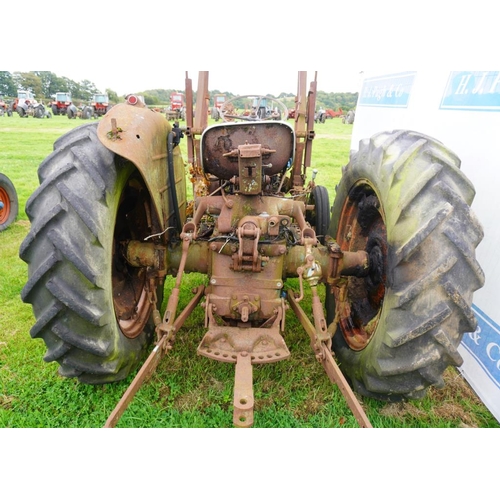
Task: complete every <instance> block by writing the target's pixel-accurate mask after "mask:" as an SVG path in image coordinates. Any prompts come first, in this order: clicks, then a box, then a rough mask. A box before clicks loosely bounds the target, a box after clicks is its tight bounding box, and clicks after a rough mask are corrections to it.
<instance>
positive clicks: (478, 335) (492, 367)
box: [462, 306, 500, 388]
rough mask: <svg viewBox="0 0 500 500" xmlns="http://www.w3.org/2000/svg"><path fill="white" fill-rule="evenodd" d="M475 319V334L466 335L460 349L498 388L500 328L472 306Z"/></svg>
mask: <svg viewBox="0 0 500 500" xmlns="http://www.w3.org/2000/svg"><path fill="white" fill-rule="evenodd" d="M473 309H474V313H475V315H476V318H477V328H476V331H475V332H471V333H466V334H465V335H464V336H463V338H462V347H464V348H465V349H467V350H468V351H469V352H470V354H471V355H472V356H473V357H474V358H475V359H476V361H477V362H478V364H479V366H480V367H481V368H482V369H483V370H484V372H485V373H486V375H487V376H488V378H490V379H491V381H492V382H493V383H494V384H495V386H496V387H498V388H500V327H499V326H498V325H497V324H496V323H495V322H494V321H493V320H492V319H491V318H489V317H488V316H487V315H486V314H484V313H483V312H482V311H481V310H480V309H479V308H478V307H476V306H473Z"/></svg>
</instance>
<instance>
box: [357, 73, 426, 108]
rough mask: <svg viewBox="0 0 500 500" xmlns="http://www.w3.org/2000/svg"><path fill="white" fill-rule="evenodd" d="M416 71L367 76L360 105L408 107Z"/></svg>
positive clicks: (361, 93)
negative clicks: (373, 76) (374, 76)
mask: <svg viewBox="0 0 500 500" xmlns="http://www.w3.org/2000/svg"><path fill="white" fill-rule="evenodd" d="M415 75H416V72H411V73H409V72H408V73H398V74H394V75H386V76H380V77H376V78H367V79H366V80H365V81H364V82H363V87H362V89H361V92H360V97H359V102H358V105H359V106H380V107H387V108H406V107H408V101H409V99H410V93H411V89H412V86H413V82H414V80H415Z"/></svg>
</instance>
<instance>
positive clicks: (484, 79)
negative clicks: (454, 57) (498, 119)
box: [439, 71, 500, 111]
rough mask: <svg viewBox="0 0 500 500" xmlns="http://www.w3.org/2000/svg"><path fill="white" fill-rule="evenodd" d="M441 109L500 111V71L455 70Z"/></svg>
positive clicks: (451, 75) (451, 74) (447, 86)
mask: <svg viewBox="0 0 500 500" xmlns="http://www.w3.org/2000/svg"><path fill="white" fill-rule="evenodd" d="M439 109H461V110H466V111H500V71H453V72H451V73H450V77H449V79H448V83H447V85H446V89H445V91H444V95H443V98H442V100H441V105H440V106H439Z"/></svg>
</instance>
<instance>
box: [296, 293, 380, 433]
mask: <svg viewBox="0 0 500 500" xmlns="http://www.w3.org/2000/svg"><path fill="white" fill-rule="evenodd" d="M288 301H289V303H290V305H291V307H292V309H293V311H294V313H295V314H296V315H297V317H298V319H299V321H300V323H301V324H302V326H303V327H304V329H305V330H306V332H307V333H308V334H309V338H310V340H311V347H312V348H313V350H314V352H315V354H316V358H317V359H318V361H319V362H320V363H321V364H322V366H323V368H324V370H325V372H326V374H327V375H328V377H329V378H330V380H331V381H332V382H333V383H334V384H337V386H338V388H339V389H340V391H341V393H342V395H343V396H344V398H345V399H346V402H347V404H348V406H349V408H350V409H351V411H352V413H353V415H354V417H355V418H356V420H357V421H358V423H359V425H360V426H361V427H363V428H371V427H372V425H371V423H370V421H369V420H368V417H367V416H366V413H365V412H364V410H363V408H362V407H361V405H360V403H359V401H358V399H357V398H356V395H355V394H354V392H353V391H352V389H351V388H350V386H349V383H348V382H347V380H346V378H345V377H344V375H343V373H342V372H341V371H340V368H339V367H338V365H337V363H336V362H335V360H334V358H333V356H332V354H331V352H330V348H329V346H328V344H327V343H325V342H322V341H321V340H320V338H319V337H320V335H318V333H319V332H318V330H317V328H316V327H315V326H314V325H313V324H312V323H311V321H310V320H309V318H308V317H307V315H306V313H305V312H304V310H303V309H302V308H301V307H300V305H299V304H298V302H297V300H296V298H295V296H294V294H293V292H288Z"/></svg>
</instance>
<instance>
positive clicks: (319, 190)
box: [306, 186, 330, 245]
mask: <svg viewBox="0 0 500 500" xmlns="http://www.w3.org/2000/svg"><path fill="white" fill-rule="evenodd" d="M329 200H330V198H329V196H328V190H327V189H326V188H325V187H324V186H315V187H314V188H313V189H312V191H311V194H310V195H309V197H308V200H307V204H308V205H314V209H313V210H312V211H311V212H308V213H307V214H306V221H307V222H309V224H310V225H311V226H312V227H313V228H314V231H315V232H316V237H317V238H318V240H319V242H320V243H321V244H322V245H323V244H324V243H325V236H326V235H327V234H328V226H329V225H330V201H329Z"/></svg>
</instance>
